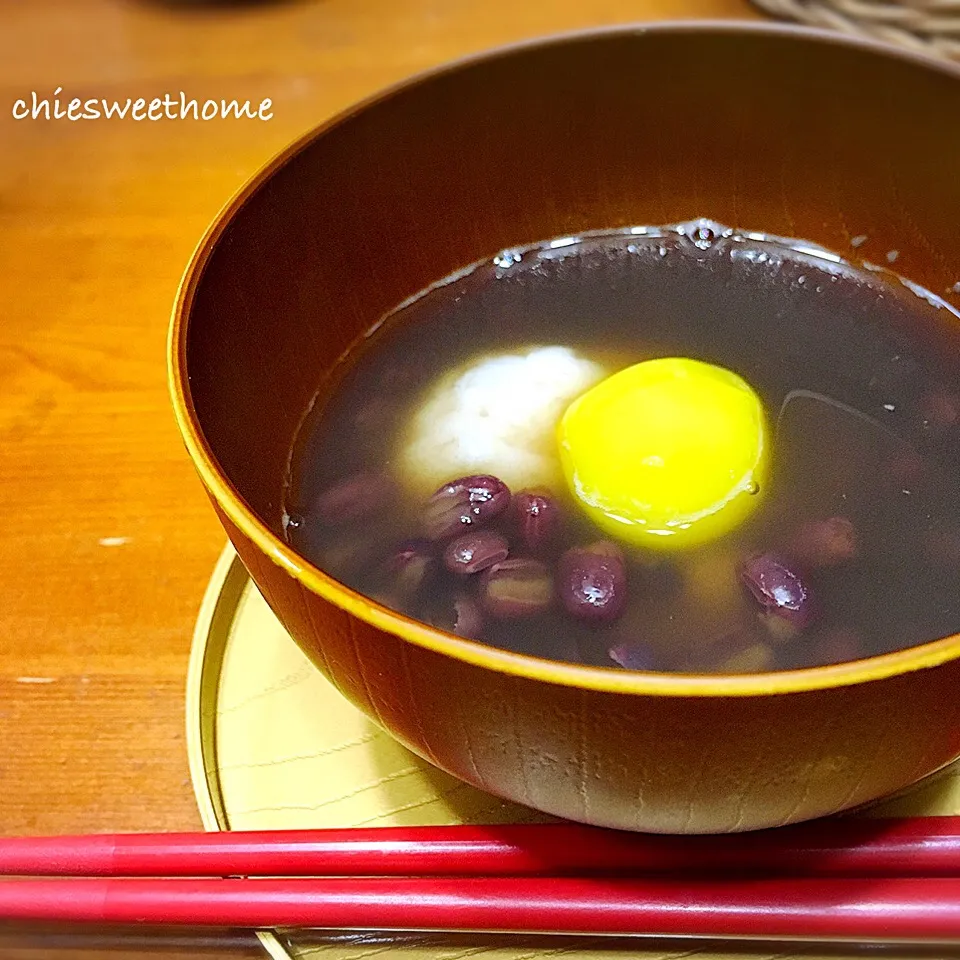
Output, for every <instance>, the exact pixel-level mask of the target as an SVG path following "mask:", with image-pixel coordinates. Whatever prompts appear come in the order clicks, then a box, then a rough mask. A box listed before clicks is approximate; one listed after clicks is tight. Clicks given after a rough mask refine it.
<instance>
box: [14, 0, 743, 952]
mask: <svg viewBox="0 0 960 960" xmlns="http://www.w3.org/2000/svg"><path fill="white" fill-rule="evenodd" d="M752 16H754V15H753V13H752V12H751V10H750V8H749V7H748V5H747V3H746V0H636V2H631V0H551V2H550V3H536V4H535V3H529V4H509V5H501V4H483V3H479V2H475V0H473V2H466V0H301V2H295V0H290V2H273V3H267V2H264V3H238V4H228V3H208V4H204V3H199V2H188V0H181V2H168V3H161V2H147V0H31V2H29V3H25V2H22V0H0V740H2V742H3V744H4V746H5V749H4V750H3V753H2V754H0V830H2V831H3V832H4V833H9V834H14V833H26V832H76V831H95V830H171V829H194V828H198V827H199V819H198V816H197V813H196V808H195V804H194V799H193V795H192V792H191V789H190V784H189V780H188V774H187V761H186V755H185V750H184V737H183V729H184V717H183V712H184V708H183V692H184V679H185V675H186V665H187V657H188V652H189V647H190V637H191V630H192V627H193V622H194V618H195V616H196V613H197V609H198V606H199V603H200V599H201V596H202V593H203V589H204V586H205V584H206V582H207V579H208V577H209V575H210V572H211V570H212V568H213V564H214V562H215V560H216V557H217V554H218V552H219V550H220V549H221V547H222V545H223V542H224V539H225V538H224V536H223V534H222V532H221V531H220V529H219V527H218V525H217V522H216V520H215V519H214V515H213V512H212V510H211V509H210V507H209V505H208V503H207V501H206V499H205V496H204V494H203V493H202V491H201V487H200V484H199V481H198V480H197V479H196V477H195V476H194V473H193V468H192V467H191V465H190V463H189V461H188V459H187V456H186V454H185V453H184V451H183V449H182V447H181V444H180V440H179V437H178V435H177V432H176V429H175V426H174V422H173V417H172V414H171V412H170V406H169V401H168V396H167V388H166V379H165V377H166V373H165V363H164V349H165V338H166V331H167V321H168V317H169V313H170V308H171V305H172V301H173V298H174V294H175V291H176V287H177V284H178V281H179V279H180V276H181V274H182V272H183V269H184V267H185V265H186V263H187V260H188V258H189V256H190V254H191V252H192V250H193V248H194V246H195V244H196V243H197V241H198V239H199V238H200V236H201V234H202V232H203V231H204V229H205V227H206V226H207V224H208V223H209V222H210V221H211V219H212V218H213V217H214V215H215V214H216V212H217V210H218V209H219V208H220V206H221V205H222V204H223V203H224V202H225V201H226V200H227V199H228V198H229V197H230V195H231V194H232V193H233V192H234V191H235V190H236V189H237V188H238V187H239V186H240V185H241V184H242V183H243V182H244V181H245V180H246V179H247V178H249V177H250V175H251V174H252V173H253V172H254V171H255V170H256V169H257V168H258V167H259V166H260V165H261V164H263V163H264V162H265V161H266V160H267V159H269V157H270V156H271V155H272V154H274V153H275V152H276V151H277V150H279V149H280V148H281V147H283V146H284V145H285V144H286V143H288V142H289V141H290V140H292V139H293V138H295V137H296V136H298V135H299V134H301V133H303V132H304V131H306V130H308V129H309V128H310V127H312V126H313V125H315V124H316V123H318V122H320V121H322V120H323V119H325V118H326V117H328V116H330V115H331V114H332V113H334V112H336V111H338V110H340V109H342V108H344V107H346V106H347V105H349V104H350V103H352V102H354V101H356V100H357V99H359V98H362V97H364V96H366V95H369V94H371V93H373V92H375V91H376V90H377V89H379V88H381V87H383V86H384V85H386V84H390V83H393V82H395V81H397V80H399V79H402V78H403V77H406V76H409V75H410V74H412V73H415V72H417V71H419V70H422V69H424V68H426V67H429V66H432V65H435V64H438V63H441V62H443V61H446V60H449V59H451V58H454V57H457V56H459V55H462V54H464V53H467V52H471V51H476V50H481V49H484V48H488V47H491V46H494V45H497V44H501V43H504V42H508V41H513V40H517V39H521V38H526V37H532V36H536V35H539V34H544V33H551V32H557V31H561V30H568V29H573V28H578V27H586V26H592V25H599V24H613V23H626V22H631V21H637V20H648V19H665V18H681V17H682V18H689V17H710V18H720V17H752ZM58 87H60V88H62V90H61V92H60V94H59V97H60V100H61V104H62V106H63V107H64V108H65V107H66V106H67V104H68V103H69V101H70V100H71V99H72V98H74V97H79V98H80V99H82V100H86V99H88V98H106V99H108V100H113V99H119V100H121V101H125V100H126V99H127V98H132V99H134V100H135V99H137V98H138V97H143V98H145V99H146V100H147V101H148V102H149V100H150V99H151V98H153V97H163V96H164V94H165V93H168V92H169V93H170V94H171V95H172V96H173V97H174V98H179V94H180V91H183V92H184V93H185V96H186V97H187V98H196V99H198V100H200V101H201V102H202V101H203V100H205V99H208V98H213V99H217V100H219V99H221V98H224V99H227V100H231V99H237V100H239V101H241V102H242V101H244V100H246V99H249V100H251V101H252V102H253V104H254V109H256V105H257V104H259V103H260V101H261V100H263V99H264V98H270V99H271V100H272V114H273V117H272V119H270V120H269V121H262V120H250V119H246V118H244V119H239V120H238V119H215V120H210V121H202V120H192V119H186V120H182V121H181V120H170V119H163V120H160V121H157V122H151V121H149V120H145V121H135V120H133V119H131V118H130V117H129V116H128V117H127V118H126V119H119V118H117V117H114V118H112V119H109V120H108V119H99V120H82V121H77V122H71V121H70V120H68V119H59V120H56V119H50V120H46V119H43V118H42V117H40V118H38V119H32V118H27V119H22V120H16V119H14V117H13V107H14V104H15V101H17V100H18V99H20V98H23V99H24V100H26V101H27V102H28V103H30V101H31V97H32V94H33V92H34V91H35V92H36V94H37V97H38V98H40V99H43V98H53V97H54V95H55V91H56V90H57V88H58ZM651 89H652V90H653V89H654V88H651ZM37 937H38V934H26V933H18V934H11V933H8V934H7V935H6V937H5V939H0V956H3V957H34V956H41V955H42V956H46V957H56V956H60V955H61V954H62V955H63V956H99V955H101V952H100V951H101V950H103V951H106V950H107V948H106V947H104V946H102V944H101V945H100V946H97V945H95V944H88V946H87V948H86V949H80V948H79V947H78V948H76V949H74V948H72V947H71V946H70V945H69V944H65V943H64V942H61V941H56V942H46V943H44V944H40V942H39V941H38V939H37ZM246 943H247V941H245V940H243V939H239V940H231V941H229V942H226V941H225V942H224V944H223V946H221V947H219V948H217V949H216V950H215V951H214V953H215V954H217V955H222V956H224V957H228V956H230V957H232V956H242V955H244V951H245V949H246V947H245V946H244V944H246ZM162 948H163V949H164V950H165V955H170V956H184V957H186V956H195V955H197V954H198V952H199V951H200V947H198V946H197V945H196V944H194V943H181V944H179V945H178V944H177V943H176V942H168V943H166V944H163V945H162ZM250 949H253V947H252V946H250ZM141 950H144V951H145V950H146V947H145V946H144V945H143V944H140V945H137V944H134V945H133V946H129V945H128V946H126V947H124V948H123V950H120V949H119V948H118V950H117V951H111V952H110V955H112V956H117V957H119V956H127V955H131V956H132V955H139V953H140V952H141Z"/></svg>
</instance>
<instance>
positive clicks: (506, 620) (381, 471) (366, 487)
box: [284, 220, 960, 673]
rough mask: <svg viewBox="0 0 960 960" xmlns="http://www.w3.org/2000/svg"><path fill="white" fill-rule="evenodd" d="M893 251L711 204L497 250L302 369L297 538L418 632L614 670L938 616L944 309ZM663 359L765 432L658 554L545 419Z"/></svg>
mask: <svg viewBox="0 0 960 960" xmlns="http://www.w3.org/2000/svg"><path fill="white" fill-rule="evenodd" d="M891 256H893V255H891ZM895 266H896V264H895V263H893V262H885V263H884V265H883V268H881V267H878V266H876V265H872V264H869V263H865V262H856V263H854V262H850V261H849V260H845V259H842V258H841V257H839V256H837V255H836V254H834V253H831V252H830V251H827V250H823V249H820V248H818V247H816V246H815V245H813V244H807V243H804V242H802V241H797V240H785V239H783V238H777V237H772V236H767V235H763V234H759V233H743V232H735V231H733V230H731V229H728V228H726V227H724V226H723V225H721V224H717V223H713V222H710V221H706V220H698V221H695V222H691V223H686V224H680V225H675V226H669V227H635V228H632V229H629V230H617V231H597V232H592V233H589V234H584V235H581V236H578V237H560V238H554V239H553V240H549V241H544V242H542V243H539V244H536V245H532V246H529V247H524V248H521V249H515V250H504V251H501V252H500V253H499V254H498V255H497V256H495V257H493V258H492V259H491V260H489V261H486V262H482V263H477V264H474V265H472V266H469V267H467V268H465V269H463V270H462V271H459V272H458V273H457V274H455V275H453V276H451V277H448V278H446V279H444V280H441V281H439V282H437V283H436V284H434V285H432V286H431V287H430V288H429V289H427V290H424V291H423V292H422V293H420V294H419V295H418V296H416V297H414V298H412V299H411V300H409V301H407V302H405V303H403V304H400V305H398V306H397V307H396V309H394V310H393V311H392V312H391V313H390V314H389V315H387V316H386V317H384V318H381V319H380V320H379V321H378V322H377V323H376V324H372V326H371V330H370V332H369V333H368V335H367V336H366V337H365V338H363V340H362V342H360V343H358V344H356V345H355V348H354V349H352V350H351V351H349V352H348V354H347V355H346V356H345V357H344V358H343V360H342V362H341V364H340V365H339V367H338V369H337V370H336V372H335V374H334V375H333V376H332V377H330V378H328V379H327V380H325V381H324V382H323V383H322V384H319V387H318V393H317V397H316V400H315V402H314V404H313V406H312V407H311V409H310V411H308V412H307V413H306V414H305V417H304V420H303V425H302V427H301V430H300V433H299V436H298V439H297V442H296V445H295V449H294V450H293V452H292V456H291V461H290V463H291V466H290V471H289V476H288V481H287V488H286V490H285V496H284V503H285V513H284V527H285V531H286V536H287V539H288V541H289V542H290V544H291V545H292V546H293V547H294V548H295V549H296V550H297V551H298V552H299V553H300V554H302V555H303V556H304V557H305V558H306V559H308V560H309V561H311V562H312V563H313V564H315V565H316V566H318V567H319V568H321V569H322V570H324V571H326V572H327V573H329V574H330V575H331V576H333V577H334V578H336V579H337V580H339V581H341V582H342V583H344V584H346V585H347V586H349V587H351V588H353V589H355V590H357V591H359V592H361V593H363V594H365V595H367V596H369V597H371V598H373V599H375V600H378V601H380V602H382V603H384V604H385V605H387V606H389V607H392V608H393V609H396V610H398V611H401V612H403V613H405V614H408V615H410V616H412V617H415V618H417V619H419V620H422V621H423V622H425V623H428V624H431V625H433V626H436V627H439V628H441V629H443V630H447V631H450V632H452V633H455V634H459V635H461V636H464V637H468V638H471V639H473V640H477V641H480V642H483V643H486V644H490V645H492V646H497V647H502V648H506V649H509V650H513V651H517V652H520V653H524V654H530V655H533V656H537V657H542V658H547V659H553V660H563V661H572V662H576V663H584V664H589V665H592V666H605V667H609V668H610V669H612V670H623V669H628V670H644V671H667V672H683V673H714V672H721V673H749V672H758V671H767V670H786V669H797V668H805V667H814V666H817V665H821V664H828V663H837V662H843V661H848V660H855V659H860V658H864V657H869V656H873V655H876V654H881V653H886V652H889V651H891V650H893V649H896V648H898V647H903V646H912V645H916V644H921V643H925V642H928V641H931V640H935V639H938V638H940V637H943V636H947V635H949V634H952V633H955V632H957V631H958V630H960V483H958V477H960V387H958V385H960V369H958V368H960V325H958V322H957V320H958V318H957V316H956V314H955V313H954V312H953V310H952V308H951V307H949V306H948V305H947V304H946V303H945V302H944V301H943V300H941V299H940V298H938V297H937V296H935V295H934V294H932V293H930V292H928V291H925V290H922V289H920V288H918V287H917V286H916V285H914V284H912V283H910V282H909V281H908V280H907V279H904V278H902V277H900V276H898V275H896V273H895V272H893V271H894V269H895ZM658 357H684V358H692V359H695V360H700V361H705V362H708V363H711V364H715V365H717V366H720V367H723V368H726V369H727V370H729V371H732V372H734V373H736V374H737V375H738V376H739V377H741V378H743V380H744V381H746V383H748V384H749V385H750V387H751V388H752V389H753V390H754V391H755V392H756V394H757V395H758V396H759V398H760V399H761V401H762V404H763V407H764V409H765V413H766V417H767V421H768V446H769V467H768V470H767V474H766V479H765V481H764V483H763V484H762V485H758V487H757V489H756V490H752V491H751V493H753V494H755V496H756V497H757V501H756V507H755V509H754V510H753V511H752V512H750V514H749V515H748V517H747V519H746V520H744V521H743V522H741V523H739V524H738V525H736V526H735V527H734V528H733V529H732V530H729V531H728V532H726V533H725V534H723V535H721V536H717V537H715V538H713V539H710V540H707V541H706V542H702V543H697V544H693V545H691V546H689V547H684V548H677V549H672V550H659V549H651V548H647V547H645V546H643V545H642V544H641V545H636V544H635V543H631V542H626V541H621V540H618V539H617V538H615V537H612V536H611V535H610V532H609V530H601V529H600V528H598V527H597V526H595V525H594V522H593V520H592V519H591V518H590V516H589V515H588V513H587V512H585V511H584V510H583V509H582V507H581V505H580V504H579V503H578V501H577V498H576V497H575V496H574V495H573V494H572V493H571V492H570V490H569V487H568V484H566V483H564V482H562V477H563V474H562V472H561V471H560V469H559V467H558V463H557V462H555V460H556V421H557V416H558V411H559V412H560V413H562V411H563V409H564V406H565V405H566V404H567V403H569V402H570V401H571V400H572V399H573V397H575V396H577V395H579V393H582V392H583V390H585V389H586V388H587V387H588V386H589V385H591V384H592V383H594V382H596V381H597V379H598V378H600V379H602V378H603V377H605V376H608V375H611V374H613V373H616V372H617V371H618V370H621V369H623V368H626V367H629V366H631V365H633V364H637V363H640V362H643V361H646V360H650V359H655V358H658ZM629 429H631V430H637V431H642V430H643V429H644V423H643V422H636V423H633V424H630V426H629ZM516 477H519V478H520V479H519V481H518V480H516V479H514V478H516ZM558 478H560V479H558ZM638 495H639V496H641V497H642V495H643V491H642V490H640V491H638Z"/></svg>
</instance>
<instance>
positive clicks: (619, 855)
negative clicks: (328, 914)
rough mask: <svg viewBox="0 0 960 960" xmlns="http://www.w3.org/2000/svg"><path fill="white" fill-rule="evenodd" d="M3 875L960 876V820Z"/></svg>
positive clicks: (240, 835)
mask: <svg viewBox="0 0 960 960" xmlns="http://www.w3.org/2000/svg"><path fill="white" fill-rule="evenodd" d="M0 874H5V875H21V876H127V877H248V876H271V877H293V876H393V877H399V876H408V877H412V876H421V877H424V876H490V877H508V876H580V877H583V876H590V875H593V876H596V875H633V876H642V875H648V876H652V875H663V874H676V875H682V876H692V875H700V876H710V875H717V874H720V875H730V874H749V875H762V876H778V875H779V876H794V877H805V876H809V877H844V876H860V877H877V876H891V877H951V876H952V877H960V817H919V818H916V819H903V820H852V819H847V820H829V821H827V820H825V821H818V822H815V823H811V824H804V825H802V826H799V827H787V828H781V829H778V830H768V831H762V832H758V833H749V834H737V835H732V836H715V837H687V838H683V837H666V836H652V835H644V834H633V833H621V832H618V831H612V830H602V829H599V828H595V827H584V826H579V825H576V824H566V823H563V824H534V825H505V826H482V827H481V826H452V827H374V828H368V829H344V830H302V831H267V832H226V833H207V834H203V833H201V834H193V833H186V834H176V833H172V834H105V835H93V836H77V837H11V838H4V839H0Z"/></svg>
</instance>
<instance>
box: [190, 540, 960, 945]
mask: <svg viewBox="0 0 960 960" xmlns="http://www.w3.org/2000/svg"><path fill="white" fill-rule="evenodd" d="M187 749H188V752H189V758H190V771H191V775H192V778H193V788H194V792H195V793H196V796H197V802H198V804H199V807H200V815H201V817H202V819H203V824H204V826H205V827H206V829H207V830H268V829H298V828H319V827H348V826H360V825H384V826H386V825H396V826H403V825H412V824H448V823H497V822H501V823H502V822H520V821H525V822H530V821H535V820H540V819H544V818H542V817H541V816H540V815H539V814H536V813H535V812H533V811H531V810H528V809H526V808H523V807H518V806H515V805H513V804H509V803H505V802H504V801H502V800H498V799H497V798H495V797H492V796H490V795H489V794H485V793H482V792H481V791H479V790H476V789H474V788H473V787H471V786H468V785H467V784H464V783H461V782H460V781H458V780H456V779H454V778H453V777H451V776H448V775H447V774H445V773H443V772H441V771H439V770H437V769H436V768H434V767H432V766H430V764H428V763H427V762H426V761H424V760H421V759H420V758H419V757H416V756H414V755H413V754H412V753H410V752H409V751H408V750H406V749H405V748H403V747H401V746H400V745H399V744H398V743H396V741H394V740H393V739H391V738H390V737H389V736H388V735H387V734H385V733H384V732H383V731H382V730H380V729H379V728H378V727H376V726H375V725H374V724H373V723H372V722H371V721H370V720H369V719H367V717H366V716H365V715H364V714H362V713H361V712H360V711H359V710H357V709H356V708H355V707H353V706H352V705H351V704H349V703H348V702H347V701H346V700H344V699H343V697H341V695H340V694H339V693H338V692H337V691H336V690H335V689H334V688H333V687H332V686H331V685H330V684H329V683H328V682H327V681H326V679H325V678H324V677H323V676H322V675H321V674H320V672H319V671H318V670H316V669H315V668H314V667H312V666H311V665H310V664H309V662H308V661H307V659H306V658H305V657H304V655H303V654H302V653H301V652H300V650H299V649H298V648H297V646H296V645H295V644H294V642H293V640H291V639H290V637H289V636H288V635H287V633H286V632H285V631H284V629H283V627H282V626H281V625H280V623H279V622H278V621H277V619H276V617H274V615H273V613H272V612H271V611H270V609H269V607H268V606H267V604H266V602H265V601H264V600H263V598H262V597H261V596H260V594H259V593H258V591H257V589H256V587H255V586H254V585H253V583H252V582H251V580H250V578H249V577H248V575H247V573H246V570H245V569H244V568H243V566H242V564H241V563H240V561H239V559H238V558H237V556H236V554H235V553H234V552H233V550H232V548H230V547H227V549H226V550H225V551H224V552H223V555H222V556H221V557H220V560H219V562H218V563H217V567H216V570H215V571H214V574H213V577H212V579H211V581H210V585H209V587H208V588H207V592H206V596H205V597H204V601H203V606H202V608H201V611H200V616H199V618H198V621H197V626H196V630H195V632H194V638H193V649H192V652H191V658H190V669H189V676H188V681H187ZM955 813H960V772H957V771H956V770H955V768H951V769H950V770H948V771H947V772H946V773H945V774H944V775H941V776H940V777H938V778H937V779H936V781H934V782H929V783H925V784H924V785H923V786H921V787H917V788H915V789H914V790H912V791H910V792H909V793H907V794H905V795H903V796H901V797H899V798H898V799H895V800H891V801H887V802H886V803H884V804H883V805H882V806H880V807H876V808H874V809H873V810H871V811H870V814H869V815H871V816H877V815H886V816H901V815H922V814H926V815H934V814H955ZM259 936H260V939H261V941H262V942H263V945H264V947H265V948H266V950H267V951H268V953H269V954H270V955H271V956H272V957H274V958H276V960H294V958H296V960H301V958H305V957H318V958H323V960H368V958H372V957H374V956H377V955H380V954H383V955H385V957H390V958H391V960H465V958H467V957H469V958H471V960H473V958H479V960H538V958H541V957H554V956H561V955H562V956H564V957H569V958H572V960H615V958H616V960H619V958H628V957H629V958H631V960H679V958H681V957H682V958H684V960H692V958H695V957H697V958H704V960H707V958H710V960H772V958H774V957H775V958H776V960H791V958H803V960H835V958H839V957H852V956H855V955H857V953H856V950H855V949H854V948H844V947H836V948H834V947H822V946H813V945H811V944H809V943H794V944H793V945H792V946H791V945H787V946H783V945H781V946H780V947H778V948H772V945H770V944H767V945H763V944H744V943H736V944H734V943H730V942H726V943H717V942H716V941H692V942H691V941H685V942H679V941H671V942H669V943H664V942H662V941H654V940H647V939H639V940H638V939H626V938H586V937H542V936H541V937H519V936H513V937H510V936H501V937H494V936H480V935H476V934H450V935H433V934H430V935H402V934H396V933H376V932H371V933H358V932H356V931H342V932H338V931H282V930H276V931H262V932H261V933H260V934H259ZM784 951H786V952H784ZM882 956H883V957H885V958H892V960H912V958H914V957H929V956H930V953H929V952H925V951H923V950H921V949H918V950H917V951H915V952H909V951H906V952H904V948H898V949H896V950H895V952H893V953H890V952H888V951H883V952H882Z"/></svg>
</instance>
